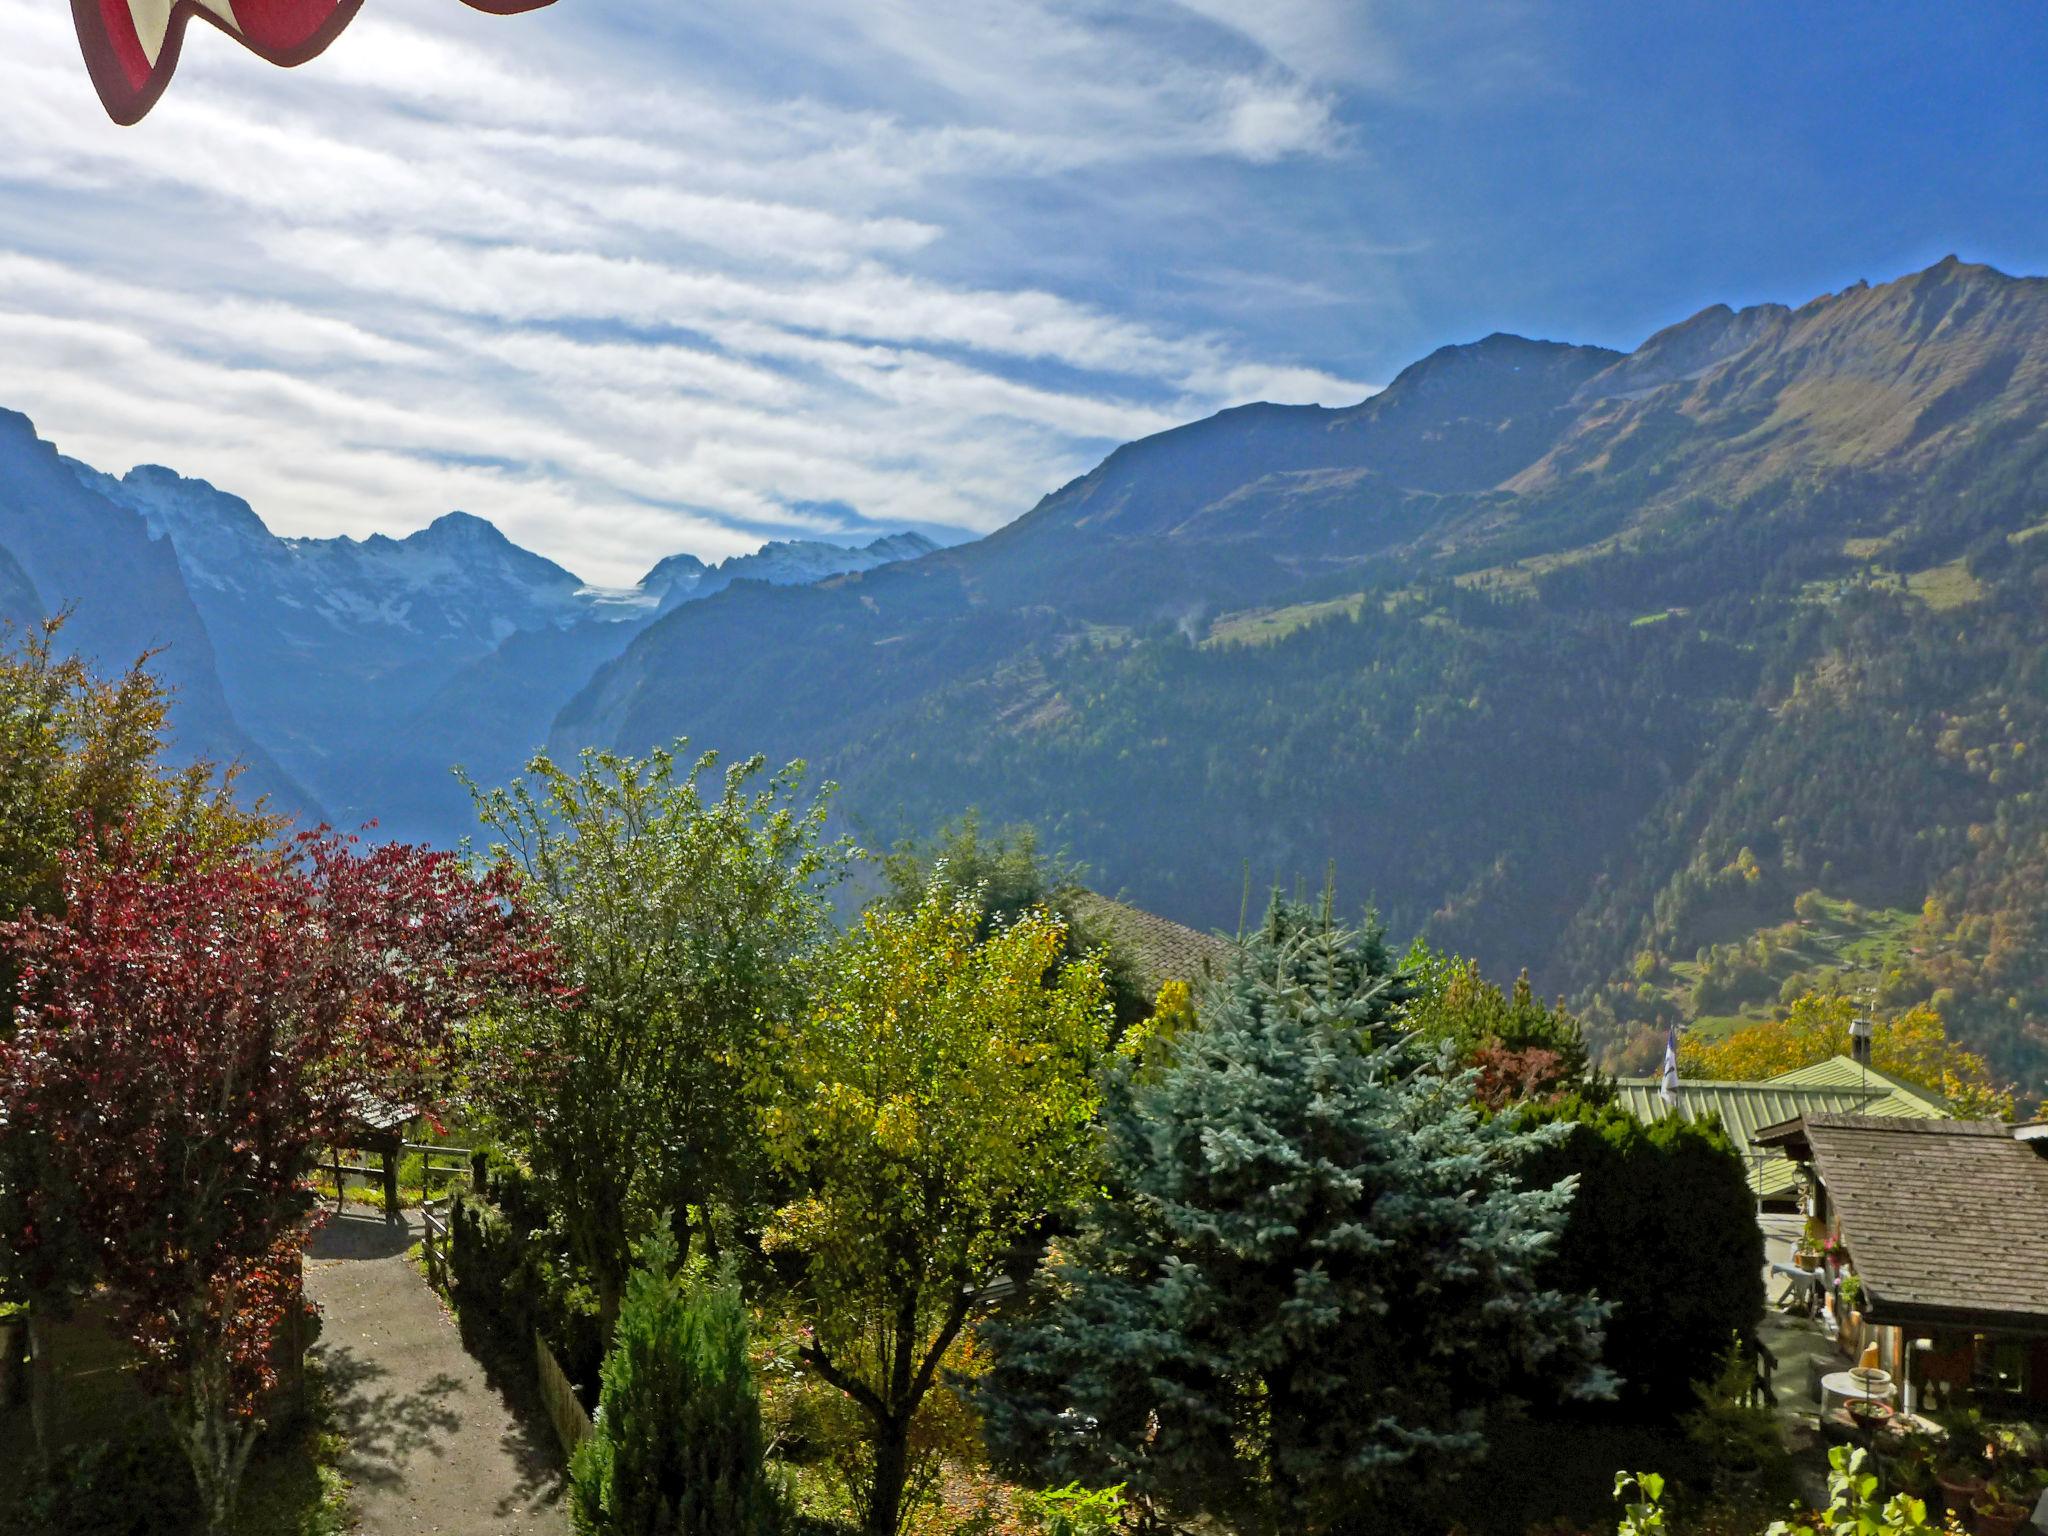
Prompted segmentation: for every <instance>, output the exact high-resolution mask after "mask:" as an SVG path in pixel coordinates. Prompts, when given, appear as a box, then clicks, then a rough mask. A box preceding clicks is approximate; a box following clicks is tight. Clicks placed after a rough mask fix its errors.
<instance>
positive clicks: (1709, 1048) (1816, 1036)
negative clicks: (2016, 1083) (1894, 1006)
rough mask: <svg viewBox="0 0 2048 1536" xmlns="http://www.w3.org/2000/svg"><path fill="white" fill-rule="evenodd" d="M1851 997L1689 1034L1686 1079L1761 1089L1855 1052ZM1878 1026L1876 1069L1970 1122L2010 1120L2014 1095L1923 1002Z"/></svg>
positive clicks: (1823, 999) (1816, 997)
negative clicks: (1713, 1033) (1725, 1030)
mask: <svg viewBox="0 0 2048 1536" xmlns="http://www.w3.org/2000/svg"><path fill="white" fill-rule="evenodd" d="M1857 1011H1858V1010H1857V1005H1856V1002H1855V1000H1854V999H1853V998H1850V997H1847V996H1844V995H1843V994H1841V993H1839V992H1809V993H1807V994H1806V995H1805V996H1803V997H1801V998H1798V999H1797V1000H1796V1001H1794V1002H1793V1004H1792V1006H1791V1008H1790V1009H1788V1010H1787V1011H1786V1013H1785V1016H1784V1017H1783V1018H1778V1019H1768V1020H1766V1021H1764V1022H1763V1023H1761V1024H1751V1025H1748V1026H1746V1027H1745V1028H1742V1029H1738V1030H1735V1031H1734V1032H1732V1033H1730V1034H1727V1035H1723V1036H1722V1037H1720V1038H1719V1039H1716V1040H1708V1039H1701V1038H1695V1037H1694V1036H1692V1035H1690V1034H1688V1035H1686V1036H1684V1037H1683V1038H1682V1039H1681V1040H1680V1041H1679V1046H1678V1067H1679V1071H1680V1072H1681V1073H1682V1074H1683V1075H1684V1076H1686V1077H1702V1078H1719V1079H1723V1080H1727V1081H1732V1082H1745V1083H1746V1082H1761V1081H1763V1080H1764V1079H1766V1078H1771V1077H1776V1076H1778V1074H1780V1073H1781V1072H1790V1071H1793V1070H1795V1069H1796V1068H1799V1067H1806V1066H1812V1065H1813V1064H1814V1063H1815V1062H1821V1061H1826V1060H1828V1059H1829V1058H1830V1057H1833V1056H1847V1055H1850V1054H1852V1052H1851V1049H1850V1047H1851V1043H1852V1042H1851V1040H1850V1036H1849V1026H1850V1024H1851V1023H1853V1022H1854V1020H1855V1018H1856V1015H1857ZM1875 1022H1876V1032H1875V1034H1874V1035H1873V1036H1872V1037H1871V1051H1870V1064H1871V1065H1872V1066H1873V1067H1875V1068H1877V1070H1878V1071H1880V1072H1888V1073H1891V1074H1892V1075H1893V1076H1895V1077H1900V1078H1904V1079H1905V1080H1906V1081H1907V1082H1909V1083H1914V1084H1917V1085H1918V1086H1920V1087H1922V1088H1925V1089H1927V1090H1929V1091H1930V1092H1932V1093H1936V1094H1939V1095H1940V1096H1941V1097H1943V1098H1945V1099H1947V1100H1949V1102H1950V1105H1951V1107H1953V1108H1954V1110H1955V1112H1956V1113H1957V1114H1958V1115H1960V1116H1962V1117H1964V1118H1966V1119H1967V1118H1972V1117H1991V1118H1999V1117H2003V1118H2008V1119H2009V1118H2010V1117H2011V1115H2012V1112H2013V1092H2012V1089H2011V1087H2010V1086H2006V1085H2001V1084H2000V1083H1999V1082H1998V1081H1997V1080H1996V1079H1995V1078H1994V1077H1993V1076H1992V1075H1991V1068H1990V1066H1989V1065H1988V1064H1987V1063H1986V1062H1985V1060H1984V1058H1983V1057H1982V1056H1980V1055H1978V1054H1977V1053H1976V1052H1975V1051H1972V1050H1969V1049H1967V1048H1966V1047H1964V1046H1960V1045H1957V1044H1955V1043H1954V1042H1953V1041H1951V1040H1950V1039H1949V1038H1948V1030H1947V1028H1946V1026H1945V1025H1944V1024H1943V1023H1942V1019H1941V1015H1940V1013H1938V1012H1937V1011H1936V1010H1935V1009H1934V1008H1932V1007H1930V1006H1929V1005H1927V1004H1925V1003H1922V1004H1920V1005H1919V1006H1918V1007H1914V1008H1909V1009H1907V1010H1906V1011H1905V1012H1903V1013H1898V1014H1894V1015H1892V1016H1891V1017H1889V1018H1881V1019H1878V1020H1876V1021H1875Z"/></svg>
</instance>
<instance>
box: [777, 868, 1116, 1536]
mask: <svg viewBox="0 0 2048 1536" xmlns="http://www.w3.org/2000/svg"><path fill="white" fill-rule="evenodd" d="M980 933H981V905H980V903H979V902H978V901H977V900H975V899H974V898H973V897H972V896H967V897H959V896H955V895H953V894H950V893H949V892H947V891H946V890H945V889H944V888H942V887H939V886H936V885H935V886H933V887H932V888H931V889H929V890H928V891H927V892H926V893H925V896H924V897H923V899H922V900H921V901H920V902H919V903H918V904H917V905H916V906H915V907H914V908H912V909H911V910H909V911H900V910H897V909H895V908H894V907H892V906H889V905H886V904H884V905H880V906H877V907H875V908H873V909H871V910H870V911H869V912H868V913H867V914H866V916H865V917H864V918H863V920H862V922H861V925H860V927H859V928H858V929H857V930H856V931H855V932H854V933H853V934H852V935H851V936H849V938H848V939H847V941H846V943H845V944H844V945H843V947H842V948H841V949H839V950H838V951H837V952H836V953H834V954H833V955H831V956H830V958H829V963H827V964H825V965H823V966H821V968H820V974H819V977H818V990H817V994H816V998H815V1001H814V1002H813V1004H812V1005H811V1007H810V1008H809V1009H808V1010H807V1011H806V1012H804V1013H803V1014H801V1015H800V1016H798V1017H797V1018H796V1019H794V1020H793V1021H792V1022H790V1023H789V1024H788V1025H787V1026H786V1027H783V1028H781V1029H779V1030H778V1031H777V1037H776V1039H775V1040H774V1042H773V1047H774V1048H773V1051H772V1053H771V1056H770V1058H769V1059H771V1060H773V1061H774V1063H775V1067H776V1070H777V1071H778V1072H779V1077H780V1081H779V1085H778V1086H779V1093H778V1096H777V1097H776V1099H775V1101H774V1103H773V1106H772V1107H771V1108H770V1110H769V1111H768V1113H767V1116H766V1126H767V1131H768V1137H769V1143H770V1145H771V1147H772V1148H773V1150H774V1153H775V1156H776V1158H777V1160H778V1161H779V1162H780V1164H781V1165H782V1167H783V1169H784V1170H785V1171H786V1173H787V1174H788V1176H789V1177H790V1178H791V1179H792V1180H793V1181H794V1182H795V1183H796V1184H797V1185H798V1186H799V1187H800V1188H801V1189H802V1190H803V1191H804V1193H803V1195H802V1196H801V1198H799V1199H797V1200H795V1201H793V1202H792V1203H791V1204H790V1205H788V1206H787V1207H786V1208H785V1209H783V1210H782V1211H781V1212H780V1213H779V1215H778V1216H777V1218H776V1220H775V1223H774V1226H773V1228H772V1229H771V1231H770V1234H769V1238H770V1249H771V1252H773V1253H774V1254H776V1255H777V1256H778V1257H779V1258H781V1259H782V1260H783V1261H784V1262H786V1263H787V1264H788V1265H789V1267H790V1272H791V1274H792V1278H793V1282H794V1295H795V1298H796V1305H797V1307H798V1309H799V1311H800V1313H801V1315H802V1317H803V1318H804V1320H805V1322H806V1324H807V1325H808V1330H809V1331H808V1335H807V1342H806V1343H805V1344H804V1345H803V1347H802V1349H801V1351H800V1355H801V1359H802V1360H803V1363H804V1364H805V1365H806V1366H807V1367H808V1368H809V1369H811V1370H813V1371H815V1372H817V1373H818V1375H819V1376H821V1377H822V1378H823V1379H824V1380H825V1381H827V1382H829V1383H830V1384H831V1385H833V1386H834V1387H837V1388H838V1389H839V1390H840V1391H842V1392H844V1393H845V1394H847V1396H848V1397H849V1398H851V1399H852V1401H853V1402H854V1403H855V1404H857V1405H858V1406H859V1408H860V1410H861V1412H862V1413H863V1415H864V1416H865V1419H866V1422H867V1426H868V1430H869V1435H870V1439H871V1442H872V1449H873V1460H872V1467H871V1470H870V1473H869V1475H868V1476H866V1477H865V1478H864V1479H863V1480H862V1482H861V1484H860V1485H859V1486H857V1487H856V1488H855V1490H854V1493H855V1499H856V1503H857V1504H858V1505H859V1507H860V1510H861V1514H862V1524H863V1529H864V1530H865V1531H866V1532H868V1533H869V1536H896V1533H897V1531H898V1530H899V1528H900V1527H901V1525H902V1522H903V1520H904V1518H905V1516H906V1514H907V1512H908V1511H907V1501H906V1498H905V1491H906V1488H907V1487H908V1486H909V1485H910V1483H911V1481H912V1474H913V1471H914V1469H913V1467H912V1465H911V1461H912V1439H913V1437H912V1431H913V1429H914V1427H915V1425H916V1422H917V1418H918V1414H919V1410H920V1408H921V1407H922V1406H923V1405H924V1404H925V1402H926V1399H927V1397H928V1396H929V1394H930V1393H931V1392H932V1389H933V1387H934V1385H935V1384H936V1383H937V1382H938V1380H939V1372H940V1369H941V1365H942V1363H943V1362H944V1361H945V1359H946V1356H947V1352H948V1350H949V1349H951V1348H952V1346H953V1344H954V1343H955V1341H956V1340H957V1339H958V1338H959V1337H960V1333H961V1330H962V1329H963V1328H964V1327H965V1325H966V1323H967V1320H968V1316H969V1313H970V1311H971V1309H972V1308H973V1306H974V1298H975V1296H976V1294H977V1293H978V1292H979V1291H981V1290H982V1288H984V1287H986V1286H987V1285H988V1284H989V1283H990V1282H991V1281H992V1280H994V1279H995V1278H997V1276H998V1275H999V1274H1000V1273H1001V1272H1002V1270H1003V1267H1004V1265H1005V1263H1006V1262H1007V1261H1008V1260H1009V1259H1010V1258H1011V1256H1012V1254H1013V1252H1014V1250H1015V1249H1016V1248H1017V1246H1018V1245H1019V1244H1020V1242H1023V1241H1025V1240H1027V1239H1029V1238H1031V1237H1032V1236H1033V1235H1034V1234H1037V1233H1040V1232H1042V1231H1043V1230H1044V1228H1045V1226H1046V1224H1047V1222H1048V1221H1049V1220H1050V1219H1051V1218H1052V1217H1054V1216H1055V1215H1056V1214H1057V1213H1060V1212H1062V1211H1065V1210H1067V1209H1070V1208H1071V1207H1072V1205H1073V1204H1074V1203H1075V1201H1076V1200H1077V1199H1078V1197H1079V1195H1080V1193H1081V1191H1082V1190H1083V1189H1084V1188H1085V1186H1086V1182H1087V1179H1088V1174H1089V1170H1090V1152H1091V1131H1090V1126H1091V1122H1092V1120H1093V1117H1094V1113H1095V1108H1096V1103H1097V1093H1096V1088H1095V1081H1094V1070H1095V1068H1096V1066H1097V1065H1098V1064H1099V1063H1100V1060H1101V1058H1102V1057H1103V1055H1104V1053H1105V1050H1106V1041H1107V1024H1108V1007H1107V1004H1106V1001H1105V997H1104V989H1103V981H1102V975H1101V970H1100V968H1099V966H1097V965H1096V964H1095V962H1093V961H1092V960H1087V959H1082V960H1075V961H1069V962H1068V963H1066V964H1064V965H1061V964H1060V963H1059V962H1060V959H1061V956H1062V953H1063V951H1064V950H1065V947H1066V932H1065V929H1064V927H1063V926H1062V924H1061V923H1060V922H1059V920H1058V919H1057V918H1055V917H1054V916H1052V915H1051V914H1050V913H1048V912H1046V911H1045V910H1043V909H1034V910H1030V911H1027V912H1024V913H1022V914H1020V915H1019V916H1018V917H1017V918H1016V920H1015V921H1013V922H1011V923H1008V924H998V925H996V926H995V927H993V928H992V929H990V930H989V931H988V933H987V935H986V936H985V937H983V936H980Z"/></svg>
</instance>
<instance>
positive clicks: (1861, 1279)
mask: <svg viewBox="0 0 2048 1536" xmlns="http://www.w3.org/2000/svg"><path fill="white" fill-rule="evenodd" d="M2044 1130H2048V1127H2039V1126H2017V1127H2016V1126H2011V1125H2007V1124H2004V1123H2002V1122H1998V1121H1968V1120H1936V1119H1928V1118H1914V1117H1903V1116H1885V1115H1876V1114H1866V1113H1847V1114H1845V1113H1828V1112H1817V1113H1810V1114H1804V1115H1801V1116H1799V1117H1798V1118H1796V1119H1793V1120H1791V1121H1789V1122H1787V1123H1785V1124H1783V1125H1778V1126H1772V1127H1768V1128H1766V1129H1764V1130H1763V1131H1761V1132H1759V1133H1758V1134H1757V1135H1756V1136H1755V1137H1754V1140H1755V1142H1756V1143H1757V1144H1758V1146H1760V1147H1762V1148H1766V1149H1770V1150H1775V1151H1779V1152H1782V1153H1783V1154H1784V1155H1785V1156H1786V1157H1788V1158H1789V1159H1790V1160H1791V1161H1792V1163H1793V1164H1794V1165H1795V1166H1796V1167H1797V1168H1798V1169H1799V1170H1800V1173H1801V1175H1802V1179H1803V1183H1804V1184H1805V1187H1806V1207H1807V1210H1808V1212H1809V1214H1811V1215H1812V1216H1814V1217H1816V1218H1818V1219H1819V1220H1820V1221H1821V1222H1822V1223H1823V1224H1824V1226H1825V1227H1826V1229H1827V1231H1828V1233H1829V1234H1830V1236H1831V1237H1833V1238H1835V1239H1836V1240H1838V1241H1839V1242H1840V1243H1841V1245H1842V1246H1843V1247H1844V1248H1846V1250H1847V1252H1848V1267H1849V1272H1850V1273H1853V1274H1854V1275H1855V1277H1856V1279H1857V1282H1858V1285H1859V1286H1860V1290H1861V1295H1860V1297H1859V1299H1858V1301H1857V1304H1856V1305H1857V1309H1858V1310H1859V1311H1860V1313H1861V1317H1862V1321H1863V1325H1864V1329H1865V1333H1864V1337H1865V1340H1866V1342H1869V1341H1873V1340H1874V1342H1875V1343H1876V1344H1877V1345H1878V1349H1879V1355H1880V1363H1881V1364H1882V1365H1883V1367H1884V1369H1886V1370H1887V1371H1890V1372H1891V1373H1892V1376H1893V1378H1894V1379H1895V1380H1896V1381H1899V1382H1900V1383H1902V1384H1904V1385H1905V1386H1906V1387H1907V1389H1908V1393H1909V1395H1908V1398H1907V1401H1908V1402H1909V1403H1911V1402H1919V1403H1931V1402H1932V1401H1933V1400H1935V1399H1940V1400H1943V1401H1946V1400H1947V1399H1948V1398H1949V1397H1950V1395H1952V1394H1954V1393H1957V1392H1960V1391H1968V1392H1971V1393H1972V1394H1974V1395H1975V1396H1976V1397H1977V1398H1978V1399H1979V1400H1980V1401H1982V1402H1986V1403H1987V1404H1989V1403H2000V1402H2002V1403H2007V1404H2012V1405H2015V1406H2017V1405H2020V1404H2044V1403H2048V1135H2044V1134H2042V1132H2043V1131H2044Z"/></svg>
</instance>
